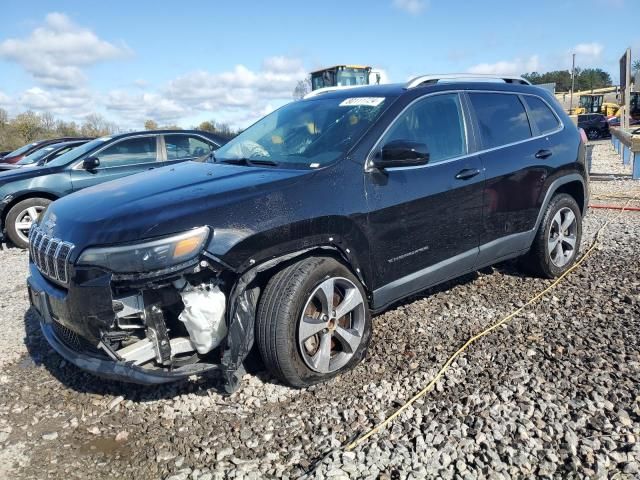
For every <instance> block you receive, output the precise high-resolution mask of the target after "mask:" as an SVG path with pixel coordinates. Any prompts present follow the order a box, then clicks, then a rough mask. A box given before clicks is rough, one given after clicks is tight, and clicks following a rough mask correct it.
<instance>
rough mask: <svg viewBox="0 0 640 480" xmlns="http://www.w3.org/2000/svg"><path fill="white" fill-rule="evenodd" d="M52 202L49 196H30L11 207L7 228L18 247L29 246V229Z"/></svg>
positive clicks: (8, 234) (8, 235)
mask: <svg viewBox="0 0 640 480" xmlns="http://www.w3.org/2000/svg"><path fill="white" fill-rule="evenodd" d="M50 203H51V200H49V199H48V198H28V199H26V200H23V201H21V202H18V203H16V204H15V205H14V206H13V207H11V209H10V210H9V213H7V217H6V222H5V223H6V226H5V228H6V231H7V237H9V240H11V242H13V244H14V245H15V246H16V247H20V248H27V247H28V246H29V229H30V228H31V225H33V222H35V221H36V220H37V219H38V217H39V216H40V215H41V214H42V212H44V211H45V210H46V208H47V207H48V206H49V204H50Z"/></svg>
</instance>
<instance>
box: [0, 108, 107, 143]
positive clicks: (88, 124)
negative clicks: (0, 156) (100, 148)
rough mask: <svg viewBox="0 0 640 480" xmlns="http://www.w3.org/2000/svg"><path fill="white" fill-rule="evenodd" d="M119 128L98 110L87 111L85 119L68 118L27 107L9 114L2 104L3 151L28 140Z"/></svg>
mask: <svg viewBox="0 0 640 480" xmlns="http://www.w3.org/2000/svg"><path fill="white" fill-rule="evenodd" d="M118 131H119V129H118V127H117V125H116V124H115V123H112V122H109V121H108V120H106V119H105V118H104V117H102V116H101V115H98V114H92V115H88V116H87V117H86V118H85V119H84V121H83V122H82V123H80V124H79V123H76V122H67V121H64V120H60V119H57V118H55V117H54V116H53V115H52V114H51V113H48V112H44V113H35V112H32V111H27V112H23V113H20V114H18V115H16V116H15V117H13V118H9V115H8V114H7V111H6V110H3V109H2V108H0V151H7V150H15V149H16V148H19V147H21V146H23V145H26V144H27V143H31V142H34V141H36V140H44V139H48V138H57V137H100V136H103V135H110V134H113V133H117V132H118Z"/></svg>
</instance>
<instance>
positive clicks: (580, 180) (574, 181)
mask: <svg viewBox="0 0 640 480" xmlns="http://www.w3.org/2000/svg"><path fill="white" fill-rule="evenodd" d="M558 193H566V194H568V195H571V196H572V197H573V198H574V199H575V201H576V203H577V204H578V207H579V208H580V211H581V212H582V215H583V216H584V214H585V213H586V212H587V200H588V191H587V186H586V182H585V179H584V177H583V176H582V175H581V174H579V173H577V172H574V173H570V174H567V175H563V176H562V177H559V178H556V179H555V180H554V181H553V182H552V183H551V184H550V185H549V187H548V188H547V190H546V193H545V196H544V198H543V200H542V204H541V206H540V210H539V211H538V218H537V219H536V224H535V227H534V229H533V230H532V233H533V234H534V235H535V232H536V231H537V230H538V227H539V226H540V222H541V221H542V218H543V217H544V212H546V210H547V207H548V206H549V202H551V199H552V198H553V197H554V196H555V195H557V194H558ZM532 240H533V238H532Z"/></svg>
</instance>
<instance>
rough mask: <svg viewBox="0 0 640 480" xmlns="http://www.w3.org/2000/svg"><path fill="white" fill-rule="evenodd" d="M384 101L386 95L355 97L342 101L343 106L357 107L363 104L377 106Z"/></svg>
mask: <svg viewBox="0 0 640 480" xmlns="http://www.w3.org/2000/svg"><path fill="white" fill-rule="evenodd" d="M382 102H384V97H353V98H347V99H345V100H343V101H342V102H340V106H341V107H355V106H357V105H363V106H365V107H377V106H378V105H380V104H381V103H382Z"/></svg>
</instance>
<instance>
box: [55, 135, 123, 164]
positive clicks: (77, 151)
mask: <svg viewBox="0 0 640 480" xmlns="http://www.w3.org/2000/svg"><path fill="white" fill-rule="evenodd" d="M108 140H111V137H102V138H96V139H95V140H91V141H90V142H87V143H85V144H83V145H80V146H79V147H76V148H73V149H71V150H69V151H68V152H66V153H63V154H62V155H60V156H59V157H57V158H54V159H53V160H51V161H50V162H49V163H47V166H49V167H59V166H61V165H66V164H67V163H69V162H72V161H74V160H76V159H78V158H80V157H81V156H82V155H84V154H85V153H87V152H89V151H91V150H93V149H94V148H96V147H99V146H100V145H103V144H104V142H106V141H108Z"/></svg>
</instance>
